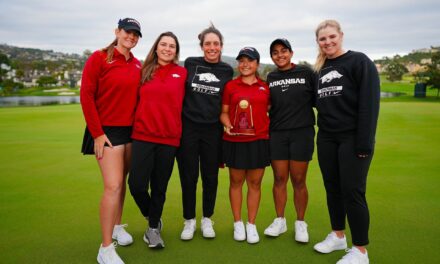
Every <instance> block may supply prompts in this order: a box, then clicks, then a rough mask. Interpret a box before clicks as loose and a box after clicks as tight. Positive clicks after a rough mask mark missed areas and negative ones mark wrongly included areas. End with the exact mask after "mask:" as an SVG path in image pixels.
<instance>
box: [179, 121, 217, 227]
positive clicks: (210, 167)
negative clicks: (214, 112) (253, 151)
mask: <svg viewBox="0 0 440 264" xmlns="http://www.w3.org/2000/svg"><path fill="white" fill-rule="evenodd" d="M221 135H222V129H221V126H220V124H219V123H215V124H197V123H194V122H192V121H190V120H188V119H185V118H184V119H183V132H182V140H181V144H180V147H179V149H178V151H177V163H178V165H179V174H180V184H181V186H182V203H183V217H184V218H185V219H192V218H195V216H196V191H197V181H198V178H199V164H200V171H201V177H202V187H203V216H204V217H211V216H212V215H213V214H214V207H215V199H216V196H217V185H218V170H219V161H220V157H221V154H220V153H221V152H220V151H221Z"/></svg>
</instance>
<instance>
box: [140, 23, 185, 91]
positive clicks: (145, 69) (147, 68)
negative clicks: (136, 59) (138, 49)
mask: <svg viewBox="0 0 440 264" xmlns="http://www.w3.org/2000/svg"><path fill="white" fill-rule="evenodd" d="M163 37H171V38H173V39H174V41H176V56H175V57H174V63H176V64H177V63H178V62H179V52H180V45H179V40H178V39H177V37H176V35H174V33H173V32H171V31H167V32H164V33H162V34H160V35H159V37H158V38H157V39H156V41H155V42H154V44H153V46H152V47H151V49H150V52H148V55H147V57H146V58H145V61H144V65H143V66H142V70H141V72H142V78H141V84H143V83H145V82H148V81H150V80H151V79H153V75H154V72H155V71H156V69H157V68H158V67H159V63H158V58H157V53H156V50H157V46H158V45H159V42H160V40H161V39H162V38H163Z"/></svg>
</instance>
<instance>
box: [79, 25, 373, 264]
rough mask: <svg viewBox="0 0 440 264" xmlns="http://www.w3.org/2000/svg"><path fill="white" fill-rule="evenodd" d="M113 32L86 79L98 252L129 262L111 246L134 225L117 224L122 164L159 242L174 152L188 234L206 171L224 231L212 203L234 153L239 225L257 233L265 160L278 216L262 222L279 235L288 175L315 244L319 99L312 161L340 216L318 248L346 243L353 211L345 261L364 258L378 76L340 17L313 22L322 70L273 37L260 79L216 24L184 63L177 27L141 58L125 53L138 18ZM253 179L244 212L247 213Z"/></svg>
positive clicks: (251, 58)
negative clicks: (310, 217) (312, 186)
mask: <svg viewBox="0 0 440 264" xmlns="http://www.w3.org/2000/svg"><path fill="white" fill-rule="evenodd" d="M115 35H116V39H115V40H114V41H113V42H112V43H111V44H110V45H109V46H108V47H106V48H104V49H102V50H98V51H96V52H94V53H93V54H92V55H91V56H90V58H89V59H88V60H87V62H86V65H85V67H84V72H83V78H82V84H81V104H82V108H83V113H84V117H85V120H86V123H87V128H86V131H85V134H84V140H83V146H82V152H83V153H84V154H94V155H95V156H96V159H97V162H98V165H99V168H100V170H101V174H102V178H103V182H104V192H103V195H102V198H101V205H100V222H101V230H102V243H101V246H100V249H99V252H98V257H97V260H98V262H99V263H124V262H123V261H122V260H121V258H120V257H119V255H118V254H117V253H116V250H115V247H116V245H117V244H119V245H121V246H124V245H129V244H131V243H133V238H132V236H131V235H130V234H129V233H127V231H126V230H125V227H126V226H127V225H126V224H125V225H124V224H121V216H122V209H123V204H124V197H125V186H126V184H125V182H126V177H127V175H128V174H129V177H128V185H129V190H130V193H131V195H132V196H133V198H134V200H135V202H136V204H137V206H138V207H139V209H140V211H141V214H142V215H143V217H145V219H146V220H147V221H148V229H147V230H146V231H145V234H144V236H143V239H144V241H145V242H146V243H147V244H148V245H149V247H152V248H162V247H164V241H163V239H162V237H161V230H162V227H163V223H162V219H161V215H162V210H163V206H164V202H165V198H166V190H167V186H168V181H169V179H170V177H171V174H172V170H173V166H174V160H175V158H176V159H177V163H178V168H179V175H180V182H181V187H182V203H183V218H184V227H183V231H182V233H181V239H182V240H191V239H192V238H193V236H194V233H195V231H196V226H197V221H196V213H195V212H196V210H195V208H196V190H197V182H198V178H199V170H200V174H201V179H202V185H203V197H202V200H203V201H202V202H203V216H202V218H201V222H200V226H201V231H202V235H203V237H205V238H214V237H215V236H216V233H215V231H214V227H213V225H214V223H213V221H212V220H211V216H212V215H213V214H214V207H215V201H216V194H217V185H218V173H219V167H221V166H222V165H226V166H227V167H228V169H229V178H230V185H229V197H230V203H231V209H232V214H233V218H234V225H233V230H234V232H233V234H234V235H233V237H234V239H235V240H237V241H243V240H247V242H248V243H251V244H252V243H257V242H259V234H258V231H257V227H256V217H257V212H258V208H259V203H260V198H261V182H262V178H263V175H264V171H265V167H267V166H269V165H271V166H272V169H273V175H274V184H273V198H274V203H275V212H276V218H275V219H274V221H273V223H271V224H270V226H269V227H267V228H266V229H265V231H264V234H265V235H268V236H274V237H276V236H279V235H280V234H282V233H284V232H286V231H287V224H286V219H285V217H284V211H285V206H286V202H287V182H288V180H289V178H290V179H291V182H292V185H293V189H294V199H293V200H294V206H295V210H296V215H297V219H296V221H295V224H294V226H295V240H296V241H298V242H301V243H307V242H308V241H309V235H308V231H307V224H306V222H305V221H304V216H305V211H306V207H307V202H308V192H307V186H306V175H307V169H308V163H309V161H310V160H311V159H312V155H313V152H314V136H315V130H314V124H315V114H314V112H313V107H315V108H316V109H317V112H318V118H317V119H318V127H319V132H318V136H317V150H318V161H319V166H320V169H321V172H322V175H323V179H324V185H325V189H326V193H327V206H328V210H329V214H330V220H331V228H332V232H331V233H330V234H329V235H328V236H327V237H326V238H325V239H324V240H323V241H322V242H320V243H317V244H316V245H315V246H314V249H315V250H316V251H318V252H320V253H330V252H332V251H335V250H345V249H347V242H346V238H345V234H344V230H345V221H346V218H347V219H348V223H349V227H350V230H351V234H352V244H353V247H352V248H351V249H347V254H346V255H345V256H343V258H342V259H341V260H339V261H338V263H340V264H344V263H369V260H368V254H367V251H366V248H365V246H366V245H367V244H368V243H369V241H368V228H369V211H368V206H367V202H366V199H365V191H366V178H367V174H368V169H369V165H370V162H371V159H372V155H373V151H374V138H375V130H376V125H377V118H378V111H379V79H378V74H377V70H376V68H375V66H374V64H373V63H372V62H371V60H369V59H368V57H367V56H365V55H364V54H362V53H359V52H355V51H350V50H349V51H346V50H344V49H343V48H342V40H343V32H342V30H341V28H340V25H339V23H338V22H336V21H334V20H325V21H323V22H322V23H320V24H319V25H318V27H317V29H316V41H317V44H318V47H319V55H318V58H317V62H316V64H315V67H314V70H312V69H310V68H308V67H305V66H301V65H296V64H294V63H292V56H293V54H294V52H293V50H292V46H291V44H290V43H289V41H288V40H287V39H284V38H279V39H276V40H274V41H273V42H272V43H271V45H270V47H269V52H270V56H271V58H272V60H273V62H274V63H275V65H276V66H277V69H276V70H274V71H273V72H271V73H269V75H268V76H267V81H266V82H265V81H263V80H262V78H260V76H259V75H258V66H259V62H260V54H259V52H258V51H257V50H256V49H255V48H253V47H244V48H242V49H241V50H240V51H239V53H238V56H237V57H236V59H237V61H238V71H239V76H238V77H237V78H235V79H232V78H233V69H232V68H231V66H230V65H228V64H227V63H224V62H222V61H221V53H222V48H223V36H222V34H221V33H220V31H219V30H218V29H217V28H215V27H214V26H213V25H211V26H209V27H208V28H206V29H205V30H203V31H202V32H201V33H200V34H199V36H198V38H199V40H200V48H201V50H202V51H203V56H202V57H189V58H187V59H186V60H185V64H184V67H181V66H179V65H178V64H177V63H178V60H179V50H180V46H179V41H178V39H177V37H176V36H175V35H174V34H173V33H172V32H164V33H162V34H160V36H159V37H158V38H157V39H156V41H155V42H154V44H153V46H152V47H151V50H150V51H149V53H148V55H147V57H146V58H145V61H144V63H143V65H141V63H140V62H139V61H138V60H137V59H136V58H135V57H134V56H133V54H132V53H131V52H130V51H131V49H132V48H134V47H135V46H136V44H137V42H138V40H139V38H140V37H142V33H141V27H140V24H139V22H138V21H136V20H135V19H132V18H125V19H122V20H120V21H119V23H118V28H117V29H115ZM245 182H246V185H247V189H248V190H247V199H246V202H247V222H246V224H244V222H243V218H242V216H241V207H242V201H243V193H242V187H243V185H244V183H245ZM113 240H116V241H117V242H113Z"/></svg>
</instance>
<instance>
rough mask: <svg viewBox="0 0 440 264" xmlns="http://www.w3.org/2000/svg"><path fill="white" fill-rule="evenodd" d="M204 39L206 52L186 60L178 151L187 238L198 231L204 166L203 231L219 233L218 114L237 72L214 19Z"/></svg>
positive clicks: (206, 234) (210, 234)
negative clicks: (226, 88)
mask: <svg viewBox="0 0 440 264" xmlns="http://www.w3.org/2000/svg"><path fill="white" fill-rule="evenodd" d="M199 40H200V48H201V49H202V51H203V57H189V58H187V59H186V60H185V68H186V69H187V71H188V78H187V80H186V85H185V89H186V92H185V99H184V101H183V120H182V122H183V132H182V140H181V144H180V148H179V150H178V153H177V163H178V165H179V174H180V183H181V186H182V204H183V218H184V219H185V221H184V228H183V231H182V234H181V236H180V238H181V239H182V240H191V239H192V238H193V236H194V232H195V231H196V191H197V181H198V178H199V167H200V171H201V178H202V186H203V199H202V200H203V218H202V219H201V231H202V235H203V237H205V238H214V237H215V231H214V228H213V222H212V221H211V216H212V215H213V214H214V206H215V199H216V196H217V184H218V171H219V160H220V157H219V154H220V149H221V135H222V127H221V124H220V123H219V120H218V117H219V115H220V111H221V96H222V94H223V88H224V85H225V84H226V82H228V81H229V80H231V79H232V75H233V69H232V67H231V66H230V65H229V64H227V63H224V62H222V61H221V53H222V48H223V36H222V34H221V33H220V31H219V30H218V29H217V28H215V27H214V25H212V24H211V26H209V27H208V28H206V29H204V30H203V31H202V32H201V33H200V34H199Z"/></svg>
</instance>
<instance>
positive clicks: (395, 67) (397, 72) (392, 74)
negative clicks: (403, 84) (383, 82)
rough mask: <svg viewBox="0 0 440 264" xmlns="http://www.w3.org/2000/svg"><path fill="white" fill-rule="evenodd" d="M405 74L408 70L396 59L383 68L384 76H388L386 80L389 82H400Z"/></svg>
mask: <svg viewBox="0 0 440 264" xmlns="http://www.w3.org/2000/svg"><path fill="white" fill-rule="evenodd" d="M396 56H397V55H396ZM407 72H408V69H407V68H406V67H405V66H404V65H403V64H402V63H400V62H398V61H397V58H396V57H395V58H394V59H392V60H391V61H390V62H389V63H388V64H387V65H386V67H385V74H386V75H387V76H388V77H387V79H388V80H390V81H391V82H395V81H400V80H402V76H403V75H404V74H405V73H407Z"/></svg>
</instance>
